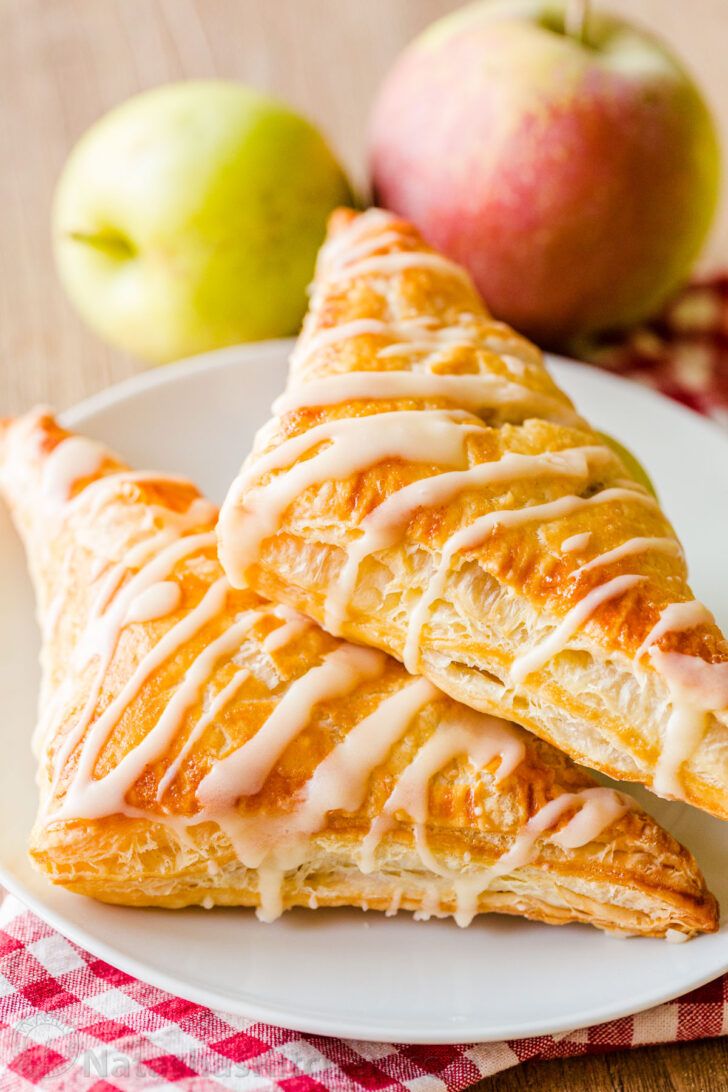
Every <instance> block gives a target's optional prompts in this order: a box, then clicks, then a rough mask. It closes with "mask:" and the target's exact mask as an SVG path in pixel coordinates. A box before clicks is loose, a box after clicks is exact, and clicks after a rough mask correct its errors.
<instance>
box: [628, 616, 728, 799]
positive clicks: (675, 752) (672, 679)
mask: <svg viewBox="0 0 728 1092" xmlns="http://www.w3.org/2000/svg"><path fill="white" fill-rule="evenodd" d="M713 624H714V618H713V615H712V614H711V613H710V611H709V610H708V609H707V607H705V606H704V605H703V604H702V603H700V602H698V600H697V599H690V600H688V601H687V602H685V603H670V604H669V605H668V606H667V607H665V608H664V609H663V610H662V611H661V612H660V617H659V619H658V620H657V622H656V623H655V625H654V626H653V627H652V629H651V630H650V632H649V633H648V634H647V636H646V637H645V639H644V641H643V642H642V644H641V645H640V647H639V648H638V649H637V652H636V653H635V660H636V661H639V660H640V659H641V658H642V657H643V656H644V655H645V653H649V654H650V662H651V664H652V667H653V668H655V670H657V671H658V672H659V673H660V674H661V675H662V676H663V678H664V679H665V682H666V684H667V688H668V692H669V694H670V701H671V709H670V714H669V716H668V719H667V724H666V725H665V732H664V736H663V740H662V747H661V751H660V756H659V758H658V761H657V766H656V769H655V776H654V779H653V788H654V790H655V792H657V793H659V794H660V795H661V796H667V797H678V798H681V797H682V796H683V786H682V780H681V769H682V766H683V764H684V763H686V762H687V761H689V759H690V757H691V756H692V754H693V753H694V751H695V750H696V749H697V747H698V746H699V744H700V741H701V739H702V738H703V735H704V733H705V728H706V725H707V716H708V713H710V712H714V711H716V710H720V709H723V708H725V706H726V705H728V683H727V684H726V686H725V688H724V687H723V682H722V681H721V682H720V685H719V687H718V690H717V691H716V689H715V683H714V680H716V679H721V680H722V676H724V675H726V676H727V677H728V671H721V670H718V671H717V672H716V671H715V670H714V669H715V668H718V669H720V668H721V667H723V668H726V667H728V665H725V664H724V665H720V664H706V663H705V661H704V660H702V659H700V657H698V656H682V655H681V654H678V653H674V652H671V653H664V652H660V651H659V650H658V649H656V648H655V647H654V646H655V645H656V644H657V642H658V641H659V640H660V638H661V637H664V636H665V634H667V633H680V632H683V631H685V630H689V629H694V628H696V627H697V626H707V625H713ZM676 657H678V658H677V659H676ZM713 703H717V704H713Z"/></svg>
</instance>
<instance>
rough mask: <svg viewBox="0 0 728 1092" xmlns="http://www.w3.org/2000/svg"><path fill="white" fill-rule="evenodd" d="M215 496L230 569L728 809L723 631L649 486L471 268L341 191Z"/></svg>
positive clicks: (559, 735)
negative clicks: (281, 375) (271, 377)
mask: <svg viewBox="0 0 728 1092" xmlns="http://www.w3.org/2000/svg"><path fill="white" fill-rule="evenodd" d="M274 413H275V416H274V417H273V418H272V420H271V421H270V422H269V423H268V425H266V426H265V427H264V428H263V429H262V430H261V431H260V433H259V435H258V437H257V441H256V444H255V450H254V452H253V454H252V455H251V456H250V457H249V458H248V460H247V462H246V463H245V464H244V466H243V469H242V471H241V473H240V476H239V477H238V478H237V480H236V481H235V483H234V484H233V485H232V487H231V489H230V491H229V494H228V497H227V499H226V501H225V504H224V506H223V510H222V514H221V518H220V524H219V538H220V556H221V559H222V562H223V565H224V568H225V571H226V573H227V575H228V577H229V579H230V580H231V582H232V583H233V585H235V586H238V587H240V586H243V585H246V584H247V585H248V586H250V587H252V588H254V589H255V590H257V591H258V592H259V593H260V594H262V595H265V596H268V597H270V598H272V599H275V600H277V601H282V602H285V603H287V604H288V605H289V606H291V607H293V608H295V609H298V610H301V611H302V612H304V613H305V614H307V615H309V616H310V617H311V618H313V619H315V620H316V621H317V622H319V623H321V624H322V625H323V626H324V627H325V628H326V629H327V630H328V631H329V632H330V633H332V634H335V635H337V636H343V637H347V638H349V639H351V640H354V641H359V642H362V643H364V644H367V645H371V646H373V647H376V648H380V649H383V650H385V651H387V652H389V653H391V654H392V655H394V656H396V657H397V658H398V659H400V660H401V661H403V663H404V664H405V666H406V667H407V668H408V669H409V671H410V672H413V673H414V672H419V673H421V674H422V675H424V676H425V677H426V678H428V679H430V680H431V681H432V682H433V683H435V684H436V685H437V686H439V687H440V688H441V689H443V690H445V691H446V692H447V693H449V694H450V695H451V696H452V697H454V698H456V699H458V700H459V701H461V702H464V703H465V704H467V705H470V706H472V707H473V708H475V709H477V710H480V711H483V712H487V713H491V714H498V715H500V716H503V717H506V718H509V719H513V720H515V721H517V722H518V723H520V724H522V725H524V726H525V727H526V728H528V729H529V730H531V731H532V732H534V733H536V734H537V735H539V736H541V737H542V738H543V739H545V740H548V741H549V742H551V743H553V744H555V745H556V746H557V747H559V748H560V749H561V750H563V751H565V752H567V753H568V754H569V755H571V757H572V758H574V759H576V760H577V761H579V762H581V763H584V764H586V765H589V766H592V767H594V768H596V769H599V770H602V771H604V772H605V773H608V774H610V775H611V776H612V777H615V778H619V779H623V780H627V781H640V782H642V783H643V784H645V785H647V786H650V787H651V788H652V789H653V790H654V791H655V792H657V793H659V794H660V795H662V796H665V797H669V798H675V799H681V800H686V801H689V802H690V803H692V804H696V805H698V806H699V807H702V808H704V809H706V810H707V811H709V812H712V813H713V814H715V815H717V816H720V817H722V818H728V719H727V718H728V645H727V644H726V641H725V639H724V638H723V636H722V634H721V632H720V630H719V629H718V627H717V626H716V624H715V621H714V619H713V617H712V615H711V614H710V612H709V611H708V610H707V608H706V607H705V606H703V605H702V604H701V603H699V602H697V601H696V600H695V598H694V597H693V594H692V592H691V591H690V588H689V586H688V582H687V573H686V565H685V558H684V555H683V551H682V549H681V546H680V543H679V541H678V539H677V538H676V536H675V533H674V531H673V529H672V527H671V526H670V524H669V522H668V520H667V518H666V517H665V515H664V514H663V512H662V510H661V508H660V505H659V503H658V501H657V500H656V498H655V497H654V496H653V495H651V493H650V492H649V491H648V490H647V489H645V487H644V486H643V485H641V484H640V483H639V482H638V481H637V480H636V479H635V478H634V477H633V476H632V475H631V474H630V472H629V471H628V469H627V468H626V467H625V465H624V464H623V462H622V460H621V459H620V457H619V455H618V454H617V453H616V452H615V450H613V449H612V447H611V446H607V445H605V442H604V439H603V438H602V437H601V436H600V434H598V433H596V432H595V431H594V430H593V429H591V428H590V427H589V425H588V424H587V423H586V422H585V421H584V420H582V419H581V418H580V417H579V416H578V415H577V413H576V411H575V410H574V407H573V406H572V404H571V403H570V401H569V399H568V398H567V397H566V396H565V395H564V394H563V393H562V392H561V391H560V390H559V389H558V387H557V386H556V385H555V384H554V382H553V381H552V380H551V378H550V377H549V375H548V373H547V371H546V369H545V367H544V365H543V360H542V357H541V354H540V353H539V351H538V350H537V349H536V348H535V347H534V346H533V345H531V344H530V343H529V342H528V341H526V340H524V339H523V338H521V337H519V336H518V335H517V334H516V333H514V332H513V331H512V330H511V329H509V328H508V327H507V326H504V325H503V324H501V323H498V322H496V321H494V320H493V319H492V318H491V317H490V316H489V314H488V313H487V311H486V310H485V308H484V306H483V304H482V302H481V300H480V299H479V298H478V295H477V293H476V292H475V290H474V288H473V286H472V284H471V282H470V280H469V278H468V276H467V274H466V273H465V272H464V270H463V269H461V268H460V267H459V266H458V265H456V264H454V263H453V262H451V261H449V260H447V259H446V258H444V257H442V256H441V255H439V254H437V253H435V252H434V251H433V250H431V249H430V248H429V247H428V246H426V245H425V244H424V243H423V241H422V239H421V238H420V236H419V235H418V234H417V232H416V231H415V230H414V229H413V228H412V227H411V226H410V225H409V224H407V223H406V222H404V221H402V220H399V219H397V218H396V217H394V216H393V215H391V214H388V213H386V212H383V211H380V210H376V209H374V210H370V211H368V212H366V213H364V214H361V215H357V214H355V213H353V212H350V211H348V210H340V211H339V212H338V213H336V214H334V217H333V219H332V221H331V225H330V232H329V238H328V241H327V242H326V243H325V245H324V247H323V249H322V251H321V254H320V257H319V261H318V266H317V273H316V278H315V283H314V285H313V291H312V298H311V304H310V309H309V313H308V316H307V318H306V321H305V325H304V329H303V333H302V335H301V337H300V339H299V342H298V345H297V347H296V349H295V351H294V353H293V357H292V360H291V368H290V378H289V383H288V387H287V390H286V391H285V393H284V394H283V395H282V397H281V398H280V399H279V400H278V401H277V403H276V404H275V406H274Z"/></svg>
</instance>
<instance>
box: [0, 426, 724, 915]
mask: <svg viewBox="0 0 728 1092" xmlns="http://www.w3.org/2000/svg"><path fill="white" fill-rule="evenodd" d="M0 486H1V487H2V490H3V493H4V495H5V497H6V499H7V500H8V502H9V504H10V508H11V511H12V514H13V517H14V519H15V522H16V524H17V526H18V528H19V530H20V532H21V535H22V537H23V539H24V542H25V545H26V549H27V553H28V558H29V562H30V567H31V572H32V575H33V579H34V583H35V587H36V590H37V594H38V603H39V615H40V622H41V626H42V628H43V634H44V639H43V653H42V658H43V675H44V683H43V695H42V702H41V716H40V722H39V728H38V731H37V734H36V750H37V755H38V762H39V785H40V792H41V808H40V813H39V816H38V820H37V822H36V824H35V828H34V830H33V834H32V840H31V855H32V857H33V860H34V861H35V863H36V865H37V866H38V867H39V868H40V869H41V870H42V871H43V872H44V873H45V874H46V875H47V876H48V877H49V878H50V879H51V880H53V881H54V882H56V883H59V884H62V885H63V886H65V887H67V888H69V889H70V890H73V891H76V892H79V893H81V894H85V895H90V896H93V897H94V898H98V899H102V900H105V901H109V902H116V903H122V904H125V905H131V906H148V905H156V906H167V907H180V906H187V905H195V904H202V905H208V906H209V905H243V906H256V907H258V908H259V910H260V912H261V913H262V916H264V917H267V918H270V917H274V916H276V915H277V913H278V912H280V911H281V910H282V909H287V908H289V907H293V906H309V907H315V906H341V905H351V906H363V907H370V908H372V909H381V910H385V911H389V912H394V911H396V909H397V908H402V909H408V910H415V911H418V912H419V913H420V914H421V915H423V916H429V915H441V914H448V913H457V914H458V915H459V917H460V919H461V920H463V919H465V920H467V919H468V918H469V917H470V916H471V915H472V913H475V912H485V911H488V910H497V911H499V912H502V913H510V914H519V915H525V916H527V917H531V918H534V919H537V920H541V921H547V922H553V923H563V922H568V921H584V922H589V923H592V924H595V925H598V926H600V927H602V928H605V929H608V930H615V931H619V932H626V933H638V934H643V935H650V936H664V935H665V934H666V933H668V931H670V930H673V931H676V932H677V933H678V934H686V935H690V934H693V933H696V932H702V931H712V930H714V929H715V928H717V906H716V903H715V900H714V899H713V897H712V896H711V895H710V893H709V892H708V891H707V889H706V887H705V883H704V881H703V878H702V876H701V874H700V872H699V869H698V867H697V865H696V863H695V861H694V859H693V858H692V856H691V855H690V854H689V853H688V851H687V850H685V849H684V848H683V847H681V846H680V845H679V844H678V843H677V842H676V841H675V840H674V839H673V838H672V837H671V836H669V835H668V834H667V833H666V832H665V831H663V830H662V829H661V828H660V827H659V826H658V825H657V824H656V823H655V822H654V821H653V820H652V819H651V818H650V817H648V816H647V815H646V814H645V813H644V812H642V811H641V810H640V809H638V808H636V807H631V808H628V806H627V802H626V801H625V800H623V799H622V798H621V797H619V795H618V794H614V793H612V792H611V790H604V789H595V788H594V783H593V781H592V780H591V778H590V777H589V776H588V774H586V773H585V772H584V771H582V770H579V769H577V768H576V767H575V766H574V765H573V763H571V762H570V760H569V759H568V758H566V757H565V756H563V755H561V754H560V753H558V752H557V751H556V750H554V749H553V748H552V747H550V746H549V745H548V744H546V743H543V742H542V741H540V740H538V739H536V738H535V737H531V736H529V735H528V734H527V733H525V732H523V731H522V730H520V729H518V728H516V727H515V726H508V725H504V724H502V723H501V722H496V721H494V720H493V718H489V717H485V716H482V715H480V714H476V713H473V712H472V711H470V710H467V709H465V708H463V707H462V706H459V705H458V704H457V703H456V702H454V701H452V699H450V698H448V697H446V696H445V695H444V694H441V693H439V692H437V691H436V690H435V688H434V687H432V686H431V685H430V684H428V683H427V682H425V680H423V679H413V678H412V677H411V676H409V675H408V674H407V672H406V671H404V669H403V668H402V667H401V666H400V665H399V664H398V663H397V662H395V661H394V660H392V659H389V658H387V657H386V656H384V655H382V654H381V653H378V652H374V651H371V650H365V649H352V648H351V646H346V645H345V644H344V643H343V642H341V641H338V640H336V639H335V638H333V637H331V636H329V635H328V634H326V633H324V632H323V631H322V630H321V629H320V628H319V627H317V626H316V625H314V624H311V623H310V622H308V620H306V619H304V618H301V617H299V616H297V615H295V614H294V613H292V612H290V611H286V610H282V609H281V608H279V607H276V606H274V605H273V604H271V603H269V602H265V601H263V600H262V599H260V598H259V597H258V596H257V595H256V594H255V593H254V592H252V591H235V590H233V589H232V588H230V587H229V585H228V584H227V582H226V581H225V580H224V579H223V578H222V574H221V569H220V567H219V563H218V561H217V558H216V553H215V543H214V536H213V535H212V534H211V531H212V528H213V526H214V520H215V511H214V509H213V508H212V506H211V505H210V504H209V503H208V502H206V501H205V500H204V498H202V497H200V495H199V493H198V492H197V490H196V489H195V487H194V486H193V485H191V484H190V483H189V482H186V481H184V480H182V479H173V478H169V477H165V476H163V475H154V474H135V473H134V472H131V471H129V470H128V469H127V468H126V467H125V466H124V465H123V464H121V463H120V462H119V461H118V460H116V459H115V458H114V457H113V456H111V455H109V454H108V453H107V452H105V451H104V450H103V449H101V448H98V446H97V445H92V444H90V443H89V442H88V441H83V440H79V439H78V438H75V437H72V436H69V434H68V433H66V432H64V431H63V430H62V429H60V428H59V426H58V425H57V424H56V422H55V421H54V420H53V418H52V417H51V416H50V415H48V414H46V413H42V412H41V413H37V414H34V415H29V416H28V417H26V418H23V419H20V420H19V421H17V422H15V423H13V424H6V425H5V426H4V432H3V435H2V439H1V440H0ZM163 556H164V557H166V558H167V562H166V563H165V564H161V563H160V560H159V559H160V558H161V557H163ZM150 566H151V568H150ZM145 574H146V575H145ZM132 592H135V594H134V595H132ZM209 604H212V606H209ZM122 608H123V609H122ZM114 612H116V613H114ZM114 619H116V621H115V620H114ZM105 657H106V659H105ZM329 667H332V668H333V670H331V671H330V672H329V674H328V675H326V674H325V673H326V670H327V669H328V668H329ZM317 672H318V674H316V673H317ZM315 680H318V682H317V683H316V686H314V685H313V682H314V681H315ZM312 687H313V689H312ZM226 695H227V697H226ZM291 697H293V700H291ZM387 703H389V704H387ZM285 710H287V713H286V712H285ZM380 711H381V712H380ZM367 718H369V719H367ZM362 724H363V725H364V729H366V730H364V729H362V730H360V731H359V732H358V734H357V731H356V729H357V727H358V726H361V725H362ZM448 733H451V735H452V738H453V740H454V743H452V745H451V743H449V742H448V740H449V739H450V737H449V736H448ZM377 740H378V741H379V742H378V743H377ZM251 743H252V744H253V746H252V749H251V746H250V745H251ZM345 743H346V746H344V744H345ZM375 744H376V745H375ZM438 745H444V746H440V750H439V752H438V751H437V748H438ZM246 747H248V750H247V751H246V750H245V749H246ZM433 747H434V752H433ZM256 748H257V749H256ZM347 748H348V749H347ZM436 752H437V753H436ZM432 753H434V754H435V757H434V760H433V761H430V762H429V765H428V763H427V762H424V759H425V758H426V757H427V755H428V754H429V755H430V757H432ZM240 755H243V758H244V761H243V763H242V765H240V764H238V765H237V766H235V758H236V756H238V757H240ZM231 758H232V759H233V767H232V770H231V768H230V767H229V765H228V766H225V763H226V761H228V763H229V760H230V759H231ZM332 760H333V761H332ZM423 763H424V773H418V772H417V771H418V768H419V766H423ZM418 764H419V766H418ZM506 767H507V768H508V769H509V770H510V772H506ZM327 773H328V778H327ZM405 783H406V785H407V791H406V792H404V793H403V794H402V795H401V797H400V798H399V799H398V801H397V802H398V806H397V807H394V806H392V807H391V808H390V810H389V812H387V807H388V801H389V800H390V798H392V799H396V798H395V797H393V796H392V794H393V793H394V792H395V790H397V789H398V787H399V789H400V790H401V789H402V786H403V785H404V784H405ZM564 794H575V795H573V796H570V795H566V796H565V795H564ZM579 794H581V795H579ZM418 801H419V803H418ZM347 803H348V804H350V805H351V806H350V807H347V806H346V804H347ZM327 805H333V806H331V807H327ZM554 806H556V810H555V811H554ZM592 806H593V807H594V808H595V809H596V812H595V815H594V816H592V818H591V819H589V815H588V814H587V813H588V812H589V808H590V807H592ZM306 808H308V811H307V812H306ZM423 809H424V810H423ZM544 809H551V810H550V811H545V810H544ZM419 812H422V814H420V816H419V819H416V820H413V813H419ZM304 813H305V814H307V815H308V821H307V822H304V821H303V819H302V816H303V815H304ZM385 813H387V814H388V820H387V824H385V826H384V827H383V828H382V830H381V831H380V833H379V835H378V836H377V838H376V839H375V840H374V841H373V842H372V840H371V831H372V827H373V823H375V821H377V820H380V821H381V817H382V816H383V815H384V814H385ZM539 816H541V817H544V816H546V817H547V819H546V820H544V822H543V823H542V824H541V828H539V830H538V831H536V830H535V828H534V834H533V836H532V838H531V842H530V843H529V845H528V846H526V848H527V849H528V850H529V851H528V853H527V854H525V856H522V858H521V860H522V863H521V864H520V865H519V866H518V867H514V868H513V869H512V871H506V873H505V874H504V875H494V876H491V877H490V880H491V882H490V883H489V884H488V885H487V886H485V882H484V889H482V890H479V889H477V888H478V882H479V881H478V876H482V875H484V874H485V872H486V870H487V869H489V868H490V869H492V868H493V866H494V863H495V862H497V861H498V860H499V859H501V858H502V857H503V855H504V854H505V853H506V852H508V851H511V852H512V851H513V849H514V845H515V843H516V841H517V839H518V838H519V836H520V837H521V839H522V838H523V834H524V831H526V833H527V832H528V830H529V829H530V828H529V826H528V824H529V823H530V825H531V827H532V828H533V827H534V822H536V824H537V825H538V821H539V820H538V817H539ZM610 816H611V818H610ZM585 818H586V820H587V828H588V829H587V831H586V833H585V831H584V830H583V829H582V830H581V834H579V829H578V827H579V823H580V822H582V821H583V820H584V819H585ZM567 830H568V832H570V835H571V837H570V839H569V837H567V836H566V833H567ZM590 832H591V833H593V835H594V836H593V837H589V833H590ZM368 835H369V836H370V838H369V857H370V864H369V869H370V870H369V871H366V872H365V871H362V868H361V867H360V866H361V865H362V861H363V857H362V853H363V849H364V847H365V843H366V841H367V836H368ZM559 839H562V840H563V841H564V844H560V843H559ZM569 841H570V842H571V843H574V844H573V845H571V844H566V843H569ZM433 865H434V866H435V867H436V868H437V870H438V874H435V873H434V872H433V871H432V866H433ZM473 877H475V878H476V882H475V887H473V885H472V883H471V884H470V887H469V888H468V889H467V890H465V891H464V890H463V889H462V887H461V888H460V889H458V883H461V881H463V879H464V880H465V881H466V885H465V886H466V887H467V882H468V880H469V879H470V880H472V878H473Z"/></svg>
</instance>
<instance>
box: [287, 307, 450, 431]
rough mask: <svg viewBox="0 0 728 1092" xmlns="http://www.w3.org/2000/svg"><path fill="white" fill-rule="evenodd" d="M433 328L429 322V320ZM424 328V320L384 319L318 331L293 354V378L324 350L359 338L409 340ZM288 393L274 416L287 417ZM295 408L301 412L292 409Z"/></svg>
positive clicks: (359, 321) (291, 359)
mask: <svg viewBox="0 0 728 1092" xmlns="http://www.w3.org/2000/svg"><path fill="white" fill-rule="evenodd" d="M425 321H427V322H428V324H429V320H425ZM422 328H423V321H422V320H413V324H412V325H411V326H410V324H408V323H391V322H384V321H383V320H382V319H372V318H363V319H352V320H351V322H342V323H339V325H338V326H329V327H326V328H325V329H323V330H318V331H317V332H316V333H315V334H312V335H311V336H310V337H307V338H301V340H300V341H299V342H298V343H297V345H296V347H295V348H294V350H293V352H292V353H291V358H290V366H291V374H292V375H295V374H296V373H298V372H300V371H302V370H303V369H304V368H305V366H306V364H307V363H308V362H309V360H310V359H311V358H312V357H313V356H315V355H316V353H318V352H320V351H321V349H328V348H329V347H330V346H331V345H338V344H340V342H342V341H349V340H350V339H351V338H355V337H380V336H381V337H402V338H406V337H407V336H408V331H409V330H410V329H415V330H416V331H417V332H421V330H422ZM287 393H288V392H285V393H284V394H282V395H281V396H280V398H278V399H277V400H276V401H275V402H274V403H273V412H274V413H284V412H288V411H287V410H283V409H279V408H278V406H279V404H281V400H283V401H284V403H285V399H286V397H287ZM291 408H297V407H294V406H292V407H291Z"/></svg>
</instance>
